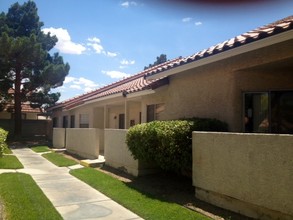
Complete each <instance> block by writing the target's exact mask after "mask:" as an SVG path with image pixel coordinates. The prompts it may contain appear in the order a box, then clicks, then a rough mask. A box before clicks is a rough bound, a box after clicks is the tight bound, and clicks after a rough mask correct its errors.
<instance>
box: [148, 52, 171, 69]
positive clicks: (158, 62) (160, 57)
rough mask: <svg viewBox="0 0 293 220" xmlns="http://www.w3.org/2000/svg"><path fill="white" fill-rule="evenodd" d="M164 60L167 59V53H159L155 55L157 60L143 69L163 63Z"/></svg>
mask: <svg viewBox="0 0 293 220" xmlns="http://www.w3.org/2000/svg"><path fill="white" fill-rule="evenodd" d="M166 61H167V55H166V54H161V55H160V56H159V57H157V60H156V61H155V62H154V63H153V64H149V66H145V67H144V70H146V69H149V68H151V67H154V66H156V65H159V64H161V63H165V62H166Z"/></svg>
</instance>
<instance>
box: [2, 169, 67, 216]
mask: <svg viewBox="0 0 293 220" xmlns="http://www.w3.org/2000/svg"><path fill="white" fill-rule="evenodd" d="M0 198H1V200H2V202H3V203H4V207H5V215H6V219H8V220H13V219H17V220H27V219H36V220H39V219H44V220H45V219H48V220H51V219H54V220H55V219H56V220H58V219H62V217H61V216H60V214H59V213H58V212H57V211H56V209H55V208H54V206H53V205H52V203H51V202H50V201H49V200H48V199H47V197H46V196H45V195H44V193H43V192H42V191H41V189H40V188H39V187H38V186H37V185H36V183H35V182H34V180H33V179H32V178H31V176H30V175H27V174H23V173H4V174H0Z"/></svg>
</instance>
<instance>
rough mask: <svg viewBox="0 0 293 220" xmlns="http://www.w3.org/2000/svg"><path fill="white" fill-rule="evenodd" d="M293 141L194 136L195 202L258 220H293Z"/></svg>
mask: <svg viewBox="0 0 293 220" xmlns="http://www.w3.org/2000/svg"><path fill="white" fill-rule="evenodd" d="M292 143H293V136H292V135H268V134H267V135H265V134H240V133H206V132H194V133H193V185H194V186H195V187H196V197H198V198H199V199H202V200H205V201H207V202H209V203H212V204H215V205H218V206H220V207H223V208H227V209H231V210H233V211H235V212H239V213H242V214H245V215H248V216H251V217H254V218H257V219H293V193H292V183H293V160H292V158H293V145H292Z"/></svg>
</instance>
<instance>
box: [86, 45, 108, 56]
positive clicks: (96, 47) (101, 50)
mask: <svg viewBox="0 0 293 220" xmlns="http://www.w3.org/2000/svg"><path fill="white" fill-rule="evenodd" d="M87 45H88V46H90V47H92V48H93V49H94V51H95V52H96V53H97V54H100V53H102V52H104V48H103V46H102V45H100V44H98V43H87Z"/></svg>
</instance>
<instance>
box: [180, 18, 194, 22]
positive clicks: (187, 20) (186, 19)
mask: <svg viewBox="0 0 293 220" xmlns="http://www.w3.org/2000/svg"><path fill="white" fill-rule="evenodd" d="M191 20H192V18H190V17H186V18H183V19H182V22H190V21H191Z"/></svg>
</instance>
